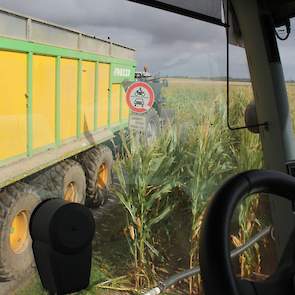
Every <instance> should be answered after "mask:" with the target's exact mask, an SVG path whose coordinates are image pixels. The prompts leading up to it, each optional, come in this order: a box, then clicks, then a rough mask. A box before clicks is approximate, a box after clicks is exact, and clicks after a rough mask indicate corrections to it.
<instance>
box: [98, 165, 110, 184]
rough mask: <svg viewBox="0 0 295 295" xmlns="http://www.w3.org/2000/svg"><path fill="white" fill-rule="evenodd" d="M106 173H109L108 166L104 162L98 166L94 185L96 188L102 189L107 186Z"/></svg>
mask: <svg viewBox="0 0 295 295" xmlns="http://www.w3.org/2000/svg"><path fill="white" fill-rule="evenodd" d="M108 175H109V171H108V167H107V165H106V164H105V163H104V164H102V165H101V166H100V167H99V169H98V173H97V181H96V186H97V188H98V189H104V188H105V187H106V186H107V184H108Z"/></svg>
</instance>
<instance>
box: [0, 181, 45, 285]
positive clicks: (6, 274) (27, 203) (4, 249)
mask: <svg viewBox="0 0 295 295" xmlns="http://www.w3.org/2000/svg"><path fill="white" fill-rule="evenodd" d="M39 202H40V197H39V195H38V193H37V192H36V191H34V190H33V189H32V188H31V187H30V186H29V185H27V184H24V183H18V184H15V185H13V186H10V187H8V188H6V189H4V190H3V191H2V192H1V193H0V249H1V251H0V280H1V281H8V280H11V279H18V278H20V277H22V276H24V275H27V274H28V272H29V271H32V267H33V265H34V258H33V253H32V247H31V243H32V242H31V238H30V233H29V222H30V217H31V214H32V212H33V210H34V209H35V207H36V206H37V205H38V204H39Z"/></svg>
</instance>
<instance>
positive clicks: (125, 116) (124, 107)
mask: <svg viewBox="0 0 295 295" xmlns="http://www.w3.org/2000/svg"><path fill="white" fill-rule="evenodd" d="M128 118H129V107H128V104H127V101H126V92H125V90H124V88H123V87H122V120H123V121H126V120H128Z"/></svg>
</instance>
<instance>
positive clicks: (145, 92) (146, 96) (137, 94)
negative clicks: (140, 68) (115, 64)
mask: <svg viewBox="0 0 295 295" xmlns="http://www.w3.org/2000/svg"><path fill="white" fill-rule="evenodd" d="M126 100H127V104H128V106H129V108H130V109H131V111H132V112H134V113H140V114H142V113H146V112H147V111H148V110H150V109H151V108H152V107H153V105H154V102H155V93H154V90H153V88H152V87H151V86H150V85H149V84H147V83H145V82H135V83H133V84H132V85H131V86H129V88H128V90H127V93H126Z"/></svg>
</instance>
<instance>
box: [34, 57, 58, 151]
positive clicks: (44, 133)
mask: <svg viewBox="0 0 295 295" xmlns="http://www.w3.org/2000/svg"><path fill="white" fill-rule="evenodd" d="M54 142H55V58H54V57H48V56H39V55H34V57H33V148H34V149H37V148H41V147H45V146H48V145H50V144H53V143H54Z"/></svg>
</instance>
